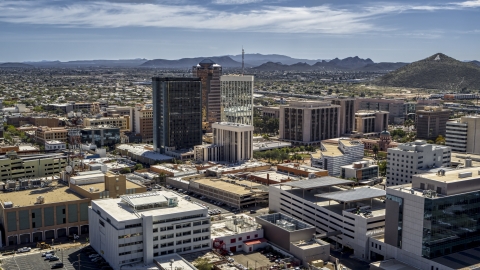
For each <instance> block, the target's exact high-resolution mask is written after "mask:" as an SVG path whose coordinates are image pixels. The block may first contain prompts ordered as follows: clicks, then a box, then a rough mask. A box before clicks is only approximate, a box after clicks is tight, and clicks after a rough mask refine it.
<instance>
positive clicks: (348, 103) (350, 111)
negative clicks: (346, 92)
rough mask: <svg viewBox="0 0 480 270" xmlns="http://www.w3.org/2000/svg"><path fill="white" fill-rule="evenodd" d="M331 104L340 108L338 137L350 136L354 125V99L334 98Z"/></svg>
mask: <svg viewBox="0 0 480 270" xmlns="http://www.w3.org/2000/svg"><path fill="white" fill-rule="evenodd" d="M332 104H335V105H339V106H340V135H344V134H350V133H352V131H353V126H354V124H355V99H354V98H336V99H332Z"/></svg>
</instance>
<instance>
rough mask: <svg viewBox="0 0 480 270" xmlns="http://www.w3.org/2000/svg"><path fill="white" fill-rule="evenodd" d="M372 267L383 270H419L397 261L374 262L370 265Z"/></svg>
mask: <svg viewBox="0 0 480 270" xmlns="http://www.w3.org/2000/svg"><path fill="white" fill-rule="evenodd" d="M370 265H373V266H375V267H377V268H379V269H382V270H418V268H414V267H411V266H409V265H406V264H404V263H402V262H399V261H397V260H395V259H390V260H386V261H378V262H372V263H370Z"/></svg>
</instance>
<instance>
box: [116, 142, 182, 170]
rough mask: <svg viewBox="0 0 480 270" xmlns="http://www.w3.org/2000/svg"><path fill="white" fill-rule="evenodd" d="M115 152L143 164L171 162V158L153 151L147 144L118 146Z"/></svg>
mask: <svg viewBox="0 0 480 270" xmlns="http://www.w3.org/2000/svg"><path fill="white" fill-rule="evenodd" d="M117 150H118V151H119V152H120V154H121V155H124V156H127V157H130V158H131V159H132V160H136V161H139V162H141V163H144V164H150V165H153V164H157V163H158V162H167V161H171V160H173V158H172V157H170V156H167V155H163V154H160V153H158V152H155V151H153V146H152V145H148V144H120V145H118V146H117Z"/></svg>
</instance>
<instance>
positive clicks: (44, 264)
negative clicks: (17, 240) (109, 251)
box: [1, 247, 102, 270]
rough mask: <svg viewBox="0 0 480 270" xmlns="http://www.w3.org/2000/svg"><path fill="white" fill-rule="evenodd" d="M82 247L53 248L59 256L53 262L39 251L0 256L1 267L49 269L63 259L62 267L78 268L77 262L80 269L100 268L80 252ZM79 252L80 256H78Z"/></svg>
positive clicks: (33, 269)
mask: <svg viewBox="0 0 480 270" xmlns="http://www.w3.org/2000/svg"><path fill="white" fill-rule="evenodd" d="M83 248H84V247H76V248H68V249H64V250H63V252H62V251H61V250H59V251H57V250H55V252H56V253H55V256H57V257H58V258H60V260H59V261H53V262H49V261H48V260H45V257H42V255H41V252H35V253H21V254H15V256H9V257H7V258H2V265H1V267H2V268H3V269H5V270H40V269H42V270H43V269H51V267H52V265H54V264H55V263H58V262H62V259H63V264H64V267H63V269H67V270H78V269H79V266H78V264H79V262H80V264H81V267H82V269H101V268H102V267H100V266H99V265H98V264H97V263H95V262H91V259H90V258H88V255H87V254H86V253H85V252H82V249H83ZM45 251H46V250H43V251H42V252H45ZM79 254H80V257H79V256H78V255H79ZM79 260H80V261H79Z"/></svg>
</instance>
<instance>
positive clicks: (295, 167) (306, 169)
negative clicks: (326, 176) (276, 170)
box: [277, 163, 326, 173]
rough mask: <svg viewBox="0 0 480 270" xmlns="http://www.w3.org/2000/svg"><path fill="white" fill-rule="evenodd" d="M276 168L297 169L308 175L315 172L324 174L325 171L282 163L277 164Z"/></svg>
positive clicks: (296, 164)
mask: <svg viewBox="0 0 480 270" xmlns="http://www.w3.org/2000/svg"><path fill="white" fill-rule="evenodd" d="M277 166H283V167H288V168H291V169H297V170H301V171H305V172H309V173H316V172H326V170H323V169H319V168H315V167H310V166H307V165H301V164H298V163H283V164H278V165H277Z"/></svg>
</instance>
